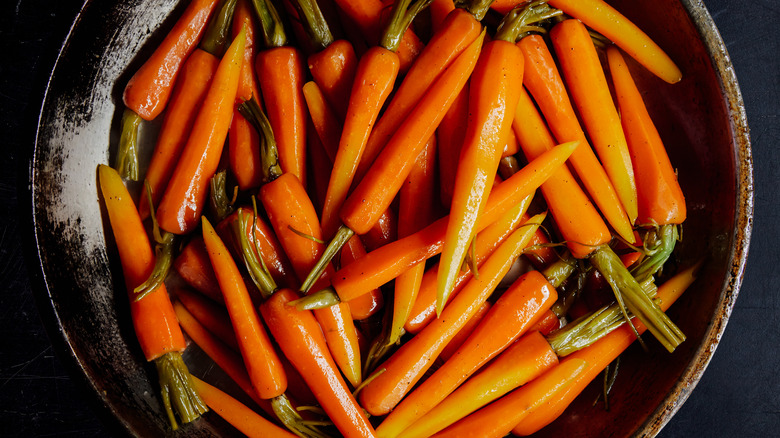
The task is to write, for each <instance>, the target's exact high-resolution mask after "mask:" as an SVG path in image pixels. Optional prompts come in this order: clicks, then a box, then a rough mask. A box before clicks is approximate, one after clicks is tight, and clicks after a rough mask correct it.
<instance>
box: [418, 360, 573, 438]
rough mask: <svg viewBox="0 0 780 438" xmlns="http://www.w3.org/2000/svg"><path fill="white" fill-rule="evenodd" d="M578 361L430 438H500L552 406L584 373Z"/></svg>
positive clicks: (552, 369)
mask: <svg viewBox="0 0 780 438" xmlns="http://www.w3.org/2000/svg"><path fill="white" fill-rule="evenodd" d="M587 366H588V363H587V362H585V361H583V360H582V359H577V360H571V361H567V362H562V363H560V364H559V365H557V366H555V367H553V368H551V369H550V370H548V371H547V372H546V373H544V374H542V375H541V376H539V377H537V378H536V379H534V380H532V381H531V382H530V383H529V384H527V385H525V386H523V387H521V388H519V389H516V390H514V391H513V392H511V393H509V394H507V395H506V396H504V397H503V398H501V399H499V400H498V401H495V402H493V403H491V404H490V405H488V406H486V407H484V408H482V409H480V410H479V411H477V412H474V413H473V414H471V415H469V416H468V417H466V418H464V419H463V420H461V421H459V422H457V423H455V424H453V425H452V426H450V427H448V428H446V429H444V430H443V431H441V433H438V434H436V435H434V437H445V436H446V437H471V436H475V435H479V436H481V437H485V438H488V437H496V438H499V437H503V436H506V435H507V434H508V433H509V432H510V431H512V425H513V424H515V423H517V422H518V421H523V420H524V419H526V418H530V417H531V412H533V411H534V410H537V409H540V408H543V407H545V406H547V405H549V404H551V403H554V402H555V400H557V398H558V397H560V396H561V395H562V394H563V393H564V392H565V391H567V390H568V388H569V387H570V386H571V385H572V383H573V382H574V380H575V379H576V378H577V377H578V376H579V375H580V374H581V373H582V372H583V370H584V369H586V368H587Z"/></svg>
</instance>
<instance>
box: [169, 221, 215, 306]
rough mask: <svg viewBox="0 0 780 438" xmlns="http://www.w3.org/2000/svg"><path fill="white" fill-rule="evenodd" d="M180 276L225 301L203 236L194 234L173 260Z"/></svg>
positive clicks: (197, 288)
mask: <svg viewBox="0 0 780 438" xmlns="http://www.w3.org/2000/svg"><path fill="white" fill-rule="evenodd" d="M173 267H174V269H176V272H178V273H179V276H180V277H181V278H182V279H183V280H184V281H186V282H187V284H189V285H190V286H192V287H193V288H194V289H195V290H197V291H198V292H200V293H202V294H203V295H206V296H207V297H209V298H211V299H212V300H214V301H217V302H223V298H222V291H221V290H219V282H218V281H217V277H216V276H215V275H214V269H213V268H212V267H211V260H209V253H208V251H206V244H205V243H203V238H202V237H200V236H193V238H192V240H190V242H189V243H188V244H187V246H185V247H184V249H182V250H181V252H180V253H179V255H178V256H177V257H176V259H175V260H174V262H173Z"/></svg>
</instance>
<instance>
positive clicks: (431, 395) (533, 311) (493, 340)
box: [377, 271, 558, 437]
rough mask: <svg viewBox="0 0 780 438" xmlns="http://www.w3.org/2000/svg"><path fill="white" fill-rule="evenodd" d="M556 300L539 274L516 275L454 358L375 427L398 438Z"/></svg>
mask: <svg viewBox="0 0 780 438" xmlns="http://www.w3.org/2000/svg"><path fill="white" fill-rule="evenodd" d="M557 298H558V294H557V293H556V291H555V288H554V287H552V286H551V285H550V283H548V282H547V280H546V279H545V278H544V276H543V275H542V274H540V273H539V271H530V272H529V273H527V274H524V275H522V276H520V277H519V278H518V279H517V280H515V282H514V283H513V284H512V286H510V287H509V289H507V291H506V292H504V294H503V295H501V298H499V299H498V301H496V303H495V304H494V305H493V307H492V308H491V309H490V312H489V313H488V315H487V316H486V317H485V319H484V320H483V321H482V322H481V323H480V325H479V326H478V327H477V328H476V329H475V330H474V333H472V335H471V336H469V338H468V339H467V340H466V342H465V343H464V344H463V345H462V346H461V347H460V348H459V349H458V351H457V352H456V353H455V355H454V356H453V357H452V358H451V359H450V360H448V361H447V362H445V363H444V364H443V365H442V366H441V367H440V368H439V369H438V370H436V372H434V373H433V374H432V375H431V376H430V377H429V378H428V379H426V380H425V382H423V383H422V384H421V385H420V386H419V387H417V388H416V389H415V390H414V392H412V393H411V394H409V395H408V396H407V397H406V398H405V399H404V400H403V401H402V402H401V403H400V404H398V406H396V407H395V409H393V411H392V412H391V413H390V415H388V416H387V418H385V419H384V420H383V421H382V424H381V425H380V426H379V427H378V428H377V434H378V435H379V436H380V437H381V436H387V437H391V436H393V437H394V436H397V435H398V434H400V433H401V432H402V431H403V430H405V429H406V428H407V427H409V426H410V425H411V424H412V423H414V422H415V421H417V420H418V419H420V418H422V417H423V416H424V415H426V414H427V413H428V412H429V411H430V410H431V409H432V408H433V407H434V406H436V405H437V404H439V403H440V402H441V401H442V400H444V399H445V398H446V397H447V396H448V395H450V394H451V393H452V392H453V391H454V390H455V389H457V388H458V386H460V384H461V383H463V382H464V381H465V380H466V379H468V378H469V376H471V375H472V374H474V373H475V372H476V371H477V370H479V369H480V368H481V367H482V366H483V365H484V364H486V363H487V362H488V361H490V360H491V359H492V358H494V357H496V356H497V355H498V354H499V353H501V352H502V351H504V350H505V349H506V348H507V347H508V346H509V345H511V344H512V343H513V342H514V341H515V340H516V339H518V338H519V337H520V336H521V335H522V334H523V333H525V331H526V330H527V329H528V327H530V326H531V325H532V324H533V323H535V322H536V320H537V319H539V317H540V316H541V315H542V313H543V312H544V311H545V310H547V309H548V308H549V307H550V306H551V305H552V304H553V303H554V302H555V300H556V299H557Z"/></svg>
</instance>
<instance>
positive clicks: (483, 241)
mask: <svg viewBox="0 0 780 438" xmlns="http://www.w3.org/2000/svg"><path fill="white" fill-rule="evenodd" d="M532 198H533V197H532V196H527V197H525V198H524V199H523V200H522V201H520V202H518V203H517V205H515V206H513V207H512V208H510V209H509V211H507V212H506V213H504V214H503V215H501V217H500V218H499V219H498V220H496V221H495V222H493V223H492V224H490V225H488V226H487V227H486V228H485V229H484V230H482V231H480V232H479V234H477V239H476V244H475V245H474V247H473V248H472V252H471V254H470V257H471V261H470V263H471V265H472V266H474V267H476V268H477V271H479V269H481V266H482V264H483V263H484V262H485V260H487V258H488V257H490V255H491V254H492V253H493V251H495V249H496V248H498V246H499V245H501V243H503V242H504V240H506V239H507V238H508V237H509V236H510V235H511V234H512V232H514V230H515V229H516V228H517V227H518V226H520V224H522V223H524V222H526V221H527V220H528V218H529V217H528V216H527V215H526V210H527V209H528V206H529V205H530V204H531V199H532ZM529 243H530V242H529ZM438 275H439V265H438V264H437V265H435V266H433V267H431V268H430V269H429V270H428V271H427V272H426V273H425V275H424V276H423V279H422V285H420V293H419V295H418V296H417V301H415V303H414V306H413V307H412V310H411V312H410V313H409V317H408V318H407V320H406V324H405V326H404V328H405V329H406V331H408V332H409V333H418V332H419V331H420V330H422V329H423V328H425V327H426V326H427V325H428V324H429V323H430V322H431V321H432V320H433V319H434V318H436V286H437V280H438ZM473 276H474V272H472V270H471V269H468V270H465V271H461V272H459V273H458V277H457V278H456V280H455V284H454V287H453V289H452V294H451V295H450V297H453V296H454V294H457V293H459V292H460V291H461V290H462V289H463V287H464V286H466V284H467V283H468V282H469V280H471V278H472V277H473Z"/></svg>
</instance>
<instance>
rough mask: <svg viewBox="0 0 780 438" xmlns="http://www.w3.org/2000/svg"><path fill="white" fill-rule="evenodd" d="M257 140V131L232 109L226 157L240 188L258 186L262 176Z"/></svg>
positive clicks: (258, 140)
mask: <svg viewBox="0 0 780 438" xmlns="http://www.w3.org/2000/svg"><path fill="white" fill-rule="evenodd" d="M259 142H260V139H259V137H258V135H257V131H255V130H254V129H253V128H252V125H251V124H250V123H249V122H247V120H246V119H245V118H244V116H242V115H241V114H240V113H239V112H238V110H234V112H233V121H232V122H231V124H230V130H229V131H228V154H229V155H228V157H229V160H230V170H231V171H233V175H234V176H235V177H236V182H237V183H238V188H239V189H241V190H247V189H250V188H253V187H258V186H259V185H260V181H261V180H262V178H263V174H262V172H261V170H260V145H259Z"/></svg>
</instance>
